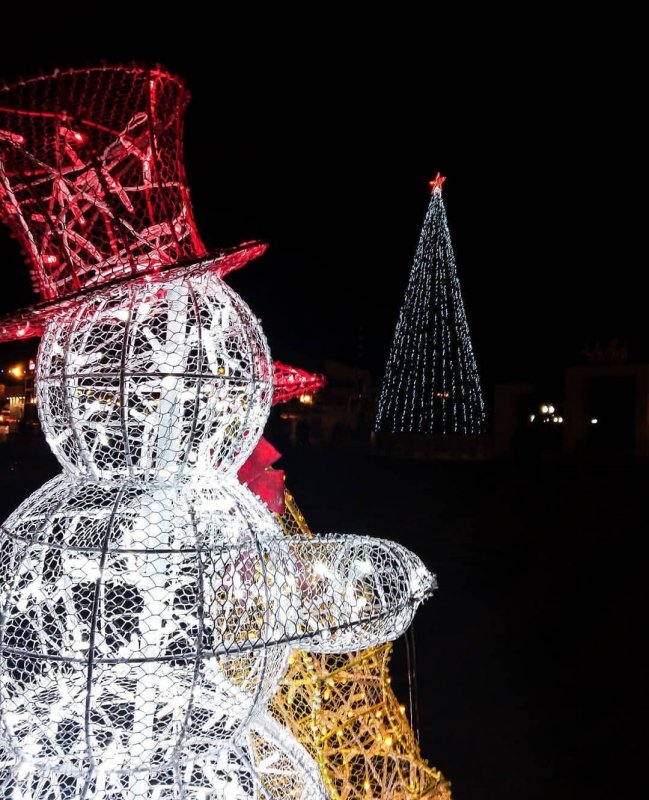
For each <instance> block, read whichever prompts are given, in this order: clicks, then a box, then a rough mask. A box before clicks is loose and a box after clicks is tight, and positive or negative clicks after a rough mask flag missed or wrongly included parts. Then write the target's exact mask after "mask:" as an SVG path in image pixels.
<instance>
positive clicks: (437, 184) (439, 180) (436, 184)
mask: <svg viewBox="0 0 649 800" xmlns="http://www.w3.org/2000/svg"><path fill="white" fill-rule="evenodd" d="M445 180H446V178H445V177H444V176H443V175H442V174H441V172H438V173H437V175H435V177H434V178H433V180H432V181H428V185H429V186H430V193H431V194H432V193H433V192H434V191H435V189H439V190H440V192H441V191H442V184H443V183H444V181H445Z"/></svg>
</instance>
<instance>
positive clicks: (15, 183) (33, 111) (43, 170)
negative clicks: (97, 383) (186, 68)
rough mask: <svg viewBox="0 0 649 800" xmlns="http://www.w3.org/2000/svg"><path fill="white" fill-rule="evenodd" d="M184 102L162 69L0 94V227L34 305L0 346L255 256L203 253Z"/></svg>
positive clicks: (24, 85)
mask: <svg viewBox="0 0 649 800" xmlns="http://www.w3.org/2000/svg"><path fill="white" fill-rule="evenodd" d="M188 100H189V94H188V92H187V90H186V88H185V85H184V83H183V82H182V81H181V80H180V79H179V78H177V77H175V76H173V75H170V74H168V73H166V72H164V71H162V70H160V69H144V68H140V67H99V68H94V69H85V70H70V71H67V72H57V73H55V74H53V75H51V76H46V77H40V78H35V79H32V80H28V81H23V82H20V83H16V84H14V85H13V86H8V87H6V88H4V89H0V219H2V220H3V221H4V222H6V223H7V224H8V225H9V227H10V228H11V229H12V232H13V235H14V236H15V237H16V238H17V239H18V240H19V241H20V242H21V244H22V247H23V250H24V252H25V256H26V258H27V260H28V262H29V265H30V273H31V278H32V283H33V286H34V290H35V291H36V293H37V294H38V295H39V296H40V298H41V300H42V301H43V302H42V303H40V304H39V305H37V306H33V307H31V308H29V309H25V310H23V311H21V312H18V313H16V314H13V315H11V316H10V317H6V318H4V319H0V341H8V340H11V339H15V338H27V337H30V336H39V335H40V334H41V333H42V331H43V327H44V324H45V322H46V320H47V319H48V318H49V317H51V316H52V315H53V314H56V313H60V311H61V309H62V307H65V305H67V304H69V303H71V302H73V301H74V299H75V297H76V296H77V295H78V294H85V293H87V292H90V291H93V290H94V288H95V287H100V286H105V285H106V284H107V283H110V282H113V281H121V280H133V279H136V278H137V277H138V276H139V277H140V279H146V278H147V277H148V278H149V279H150V277H151V273H154V272H157V271H161V270H165V271H166V270H167V269H172V268H173V269H176V268H179V269H182V268H183V265H184V266H185V267H187V266H188V265H192V266H194V265H196V264H197V262H198V263H199V264H202V265H203V266H204V268H212V269H215V270H218V271H219V272H220V273H221V274H225V273H227V272H229V271H230V270H232V269H236V268H238V267H241V266H243V264H245V263H246V262H247V261H249V260H250V259H251V258H255V257H256V256H258V255H261V253H263V251H264V250H265V249H266V245H265V244H260V243H257V242H253V243H247V244H244V245H240V246H239V247H236V248H232V249H230V250H219V251H216V252H212V253H208V252H207V251H206V248H205V246H204V244H203V242H202V241H201V238H200V236H199V234H198V231H197V229H196V223H195V221H194V217H193V213H192V207H191V203H190V198H189V189H188V186H187V179H186V176H185V167H184V163H183V159H182V123H183V114H184V111H185V107H186V106H187V102H188Z"/></svg>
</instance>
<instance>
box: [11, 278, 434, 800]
mask: <svg viewBox="0 0 649 800" xmlns="http://www.w3.org/2000/svg"><path fill="white" fill-rule="evenodd" d="M272 380H273V371H272V362H271V359H270V354H269V352H268V347H267V345H266V341H265V338H264V336H263V333H262V331H261V329H260V327H259V324H258V321H257V320H256V319H255V318H254V316H253V315H252V313H251V312H250V311H249V309H248V308H247V306H246V305H245V304H244V303H243V302H242V301H241V299H240V298H239V297H238V296H237V295H236V294H235V293H234V292H233V291H232V290H231V289H229V288H228V287H226V286H225V284H224V283H223V282H222V281H221V280H220V279H219V278H218V277H216V276H215V275H214V274H213V273H210V272H209V271H208V270H203V271H202V272H201V271H194V272H192V271H191V270H189V271H188V272H187V273H186V274H185V275H184V276H176V277H174V278H172V279H165V280H163V279H156V280H152V281H148V282H144V281H143V282H140V283H130V284H123V285H121V286H117V287H113V288H108V289H105V290H103V291H101V292H98V293H96V294H94V295H93V296H92V297H90V298H88V299H86V300H84V301H83V302H81V303H80V304H79V305H78V306H76V307H75V308H74V309H73V310H72V311H71V312H70V313H69V314H68V315H67V316H62V317H61V318H60V319H58V320H57V321H56V323H55V324H52V325H50V326H49V328H48V330H47V331H46V333H45V336H44V337H43V340H42V343H41V349H40V354H39V364H38V373H37V387H38V388H37V391H38V398H39V411H40V414H41V419H42V424H43V429H44V432H45V435H46V437H47V440H48V442H49V444H50V446H51V448H52V450H53V451H54V453H55V454H56V455H57V458H58V459H59V461H60V462H61V464H62V466H63V473H62V474H61V475H60V476H58V477H57V478H54V479H53V480H51V481H49V482H48V483H47V484H46V485H45V486H43V487H42V488H41V489H39V490H37V491H36V492H35V493H34V494H33V495H32V496H31V497H30V498H28V499H27V500H26V501H25V502H24V503H23V504H22V505H21V506H20V507H19V508H18V509H17V510H16V511H15V512H14V513H13V514H12V515H11V517H10V518H9V519H8V520H7V521H6V523H5V524H4V525H3V527H2V537H1V539H0V726H1V727H0V738H1V740H2V745H3V748H4V750H5V751H6V752H7V753H8V757H9V759H10V760H11V761H12V763H11V766H10V768H9V769H8V771H7V769H5V774H4V777H3V776H2V773H1V772H0V787H2V786H3V785H4V787H5V795H2V796H3V797H4V796H7V797H11V798H12V800H18V798H20V800H50V799H51V800H77V799H78V798H79V799H81V798H84V799H85V798H98V799H99V798H101V800H104V799H105V800H108V799H109V798H110V799H111V800H122V798H124V800H126V798H129V799H130V798H133V800H135V798H146V800H154V798H188V799H190V798H203V797H205V798H207V797H209V798H214V800H218V798H223V800H247V798H252V797H260V798H261V797H264V798H267V797H270V798H279V797H282V798H283V800H285V798H291V800H313V799H315V798H319V797H320V798H322V797H324V796H325V794H324V790H323V788H322V785H321V783H320V779H319V776H318V771H317V768H316V766H315V764H314V763H313V761H312V760H311V759H310V757H309V756H308V755H307V753H306V752H305V751H304V750H303V749H302V747H301V746H300V745H299V744H298V743H297V741H295V740H294V739H293V738H292V737H291V735H290V734H289V733H288V731H287V730H286V729H284V728H282V727H281V726H279V725H278V724H277V723H275V722H274V721H273V720H272V718H271V717H270V716H269V714H268V713H267V710H266V709H267V704H268V700H269V699H270V697H271V696H272V694H273V693H274V692H275V690H276V688H277V685H278V682H279V680H280V679H281V677H282V675H283V673H284V671H285V668H286V663H287V658H288V655H289V651H290V647H291V646H302V647H306V648H308V649H311V650H320V651H324V652H341V651H345V650H349V649H354V648H357V647H361V646H369V645H372V644H377V643H379V642H382V641H385V640H387V639H389V638H394V637H396V636H398V635H400V633H401V632H402V631H403V630H405V628H406V627H407V626H408V625H409V623H410V620H411V618H412V615H413V613H414V609H415V607H416V605H417V603H418V602H419V601H420V600H421V599H423V597H424V596H425V595H426V594H427V593H428V592H429V590H430V588H431V578H430V575H429V574H428V572H427V571H426V570H425V568H424V567H423V565H422V564H421V562H419V560H418V559H417V558H416V557H415V556H413V555H412V554H411V553H409V552H408V551H407V550H405V548H401V547H399V546H398V545H395V544H392V543H388V542H383V541H380V540H372V539H367V538H365V537H353V536H336V537H330V538H326V539H322V540H317V539H316V540H312V541H310V540H306V539H303V540H300V539H295V540H294V539H290V540H289V539H287V538H286V537H284V536H283V534H282V532H281V529H280V528H279V526H278V524H277V522H276V520H275V518H274V517H273V515H272V514H271V513H270V512H269V511H268V509H267V508H266V507H265V506H264V505H263V503H261V501H259V500H258V499H257V498H256V497H254V496H253V495H252V494H251V493H250V492H249V491H248V489H247V488H246V487H244V486H242V485H241V484H240V483H239V482H238V480H237V478H236V471H237V469H238V468H239V467H240V466H241V464H243V463H244V461H245V460H246V458H247V457H248V456H249V455H250V453H251V452H252V450H253V448H254V447H255V445H256V443H257V441H258V439H259V437H260V435H261V432H262V429H263V426H264V423H265V421H266V417H267V415H268V411H269V407H270V403H271V399H272ZM264 771H266V772H264ZM3 781H4V784H3Z"/></svg>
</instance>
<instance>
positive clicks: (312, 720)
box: [271, 491, 451, 800]
mask: <svg viewBox="0 0 649 800" xmlns="http://www.w3.org/2000/svg"><path fill="white" fill-rule="evenodd" d="M278 519H279V520H280V522H281V524H282V527H283V529H284V531H285V532H286V533H287V535H289V536H298V537H299V536H304V535H306V536H309V537H310V536H313V534H312V533H311V531H310V530H309V526H308V524H307V522H306V520H305V518H304V516H303V514H302V513H301V511H300V509H299V507H298V506H297V504H296V502H295V499H294V498H293V496H292V495H291V494H290V493H289V492H288V491H287V492H286V503H285V511H284V513H283V514H282V515H281V516H280V517H278ZM391 656H392V644H391V643H387V644H383V645H378V646H377V647H371V648H368V649H367V650H362V651H356V652H351V653H345V654H337V655H321V654H317V653H308V652H305V651H294V652H293V653H292V655H291V656H290V658H289V667H288V671H287V673H286V675H285V676H284V678H283V680H282V682H281V683H280V687H279V690H278V692H277V694H276V695H275V697H274V699H273V704H272V706H271V710H272V712H273V714H274V715H275V716H276V717H277V718H278V719H279V720H281V722H282V723H283V724H284V725H285V726H286V727H287V728H289V729H290V730H291V731H292V732H293V734H294V735H295V736H296V738H297V739H298V740H299V741H300V743H301V744H302V745H303V746H304V747H305V749H306V750H307V751H308V752H309V754H310V755H311V756H312V757H313V758H314V759H315V761H316V762H317V764H318V766H319V769H320V773H321V775H322V780H323V783H324V785H325V787H326V789H327V793H328V798H329V800H370V798H371V800H422V798H428V799H429V800H450V798H451V789H450V784H449V783H448V781H446V780H445V779H444V777H443V775H442V774H441V772H439V770H437V769H435V768H434V767H431V766H430V765H429V764H428V762H427V761H425V760H424V759H423V758H422V756H421V753H420V751H419V746H418V744H417V742H416V740H415V736H414V734H413V731H412V729H411V727H410V725H409V724H408V719H407V716H406V708H405V706H403V705H400V704H399V701H398V700H397V698H396V697H395V695H394V692H393V691H392V687H391V677H390V670H389V663H390V658H391Z"/></svg>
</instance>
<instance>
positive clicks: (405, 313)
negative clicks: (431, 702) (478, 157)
mask: <svg viewBox="0 0 649 800" xmlns="http://www.w3.org/2000/svg"><path fill="white" fill-rule="evenodd" d="M483 425H484V403H483V400H482V392H481V389H480V378H479V375H478V368H477V365H476V360H475V356H474V354H473V346H472V344H471V336H470V334H469V325H468V322H467V318H466V314H465V311H464V302H463V300H462V293H461V291H460V282H459V279H458V275H457V268H456V265H455V256H454V254H453V246H452V244H451V235H450V233H449V229H448V223H447V220H446V210H445V208H444V201H443V199H442V191H441V188H440V185H438V186H436V187H435V188H434V189H433V193H432V196H431V199H430V204H429V206H428V211H427V213H426V217H425V219H424V225H423V228H422V231H421V236H420V239H419V244H418V246H417V252H416V254H415V260H414V263H413V265H412V269H411V271H410V277H409V280H408V288H407V289H406V296H405V300H404V302H403V305H402V307H401V311H400V314H399V319H398V322H397V327H396V332H395V335H394V340H393V342H392V347H391V349H390V355H389V357H388V362H387V366H386V370H385V376H384V378H383V384H382V386H381V393H380V396H379V404H378V413H377V417H376V423H375V430H376V431H380V432H386V433H424V434H452V433H459V434H479V433H481V432H482V430H483Z"/></svg>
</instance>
